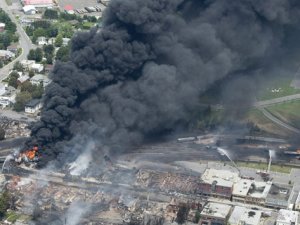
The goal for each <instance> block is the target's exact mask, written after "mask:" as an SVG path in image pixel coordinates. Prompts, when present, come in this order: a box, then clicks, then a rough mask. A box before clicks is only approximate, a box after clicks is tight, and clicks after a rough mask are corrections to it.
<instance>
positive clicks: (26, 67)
mask: <svg viewBox="0 0 300 225" xmlns="http://www.w3.org/2000/svg"><path fill="white" fill-rule="evenodd" d="M20 63H21V65H22V67H23V68H24V70H26V71H29V70H31V67H32V65H33V64H35V61H34V60H26V59H25V60H22V61H21V62H20Z"/></svg>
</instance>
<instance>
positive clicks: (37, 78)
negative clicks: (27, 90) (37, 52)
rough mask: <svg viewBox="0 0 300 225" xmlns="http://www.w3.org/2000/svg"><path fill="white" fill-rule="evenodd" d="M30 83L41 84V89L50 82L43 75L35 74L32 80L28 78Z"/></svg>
mask: <svg viewBox="0 0 300 225" xmlns="http://www.w3.org/2000/svg"><path fill="white" fill-rule="evenodd" d="M30 82H31V83H32V84H34V85H39V84H42V85H43V87H46V86H47V85H48V84H50V83H51V80H50V79H49V78H48V77H47V76H45V75H41V74H36V75H34V76H33V77H32V78H30Z"/></svg>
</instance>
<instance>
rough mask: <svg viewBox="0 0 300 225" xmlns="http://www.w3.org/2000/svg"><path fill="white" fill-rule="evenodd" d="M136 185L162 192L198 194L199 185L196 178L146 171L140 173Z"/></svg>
mask: <svg viewBox="0 0 300 225" xmlns="http://www.w3.org/2000/svg"><path fill="white" fill-rule="evenodd" d="M136 183H137V184H139V185H141V186H142V187H145V188H146V187H151V188H157V189H159V190H162V191H168V192H170V191H178V192H181V193H196V192H197V189H198V185H199V184H198V178H197V177H196V176H192V175H185V174H178V173H170V172H163V173H159V172H155V171H145V170H140V171H139V172H138V174H137V181H136Z"/></svg>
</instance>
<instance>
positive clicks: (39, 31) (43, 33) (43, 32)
mask: <svg viewBox="0 0 300 225" xmlns="http://www.w3.org/2000/svg"><path fill="white" fill-rule="evenodd" d="M46 36H47V30H45V29H44V28H38V29H36V30H35V31H33V37H32V41H33V42H36V41H37V39H38V37H46Z"/></svg>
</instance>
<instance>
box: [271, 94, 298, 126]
mask: <svg viewBox="0 0 300 225" xmlns="http://www.w3.org/2000/svg"><path fill="white" fill-rule="evenodd" d="M268 110H269V111H270V112H271V113H273V114H274V115H275V116H277V117H279V118H280V119H283V120H285V121H286V122H288V123H289V124H291V125H292V126H295V127H299V128H300V100H295V101H291V102H285V103H281V104H277V105H273V106H269V107H268Z"/></svg>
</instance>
